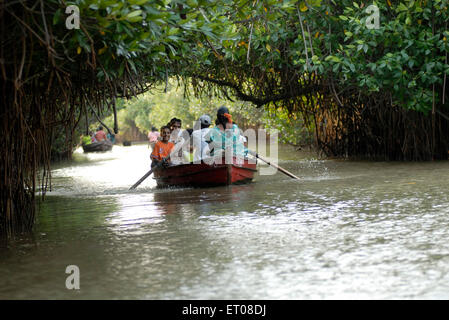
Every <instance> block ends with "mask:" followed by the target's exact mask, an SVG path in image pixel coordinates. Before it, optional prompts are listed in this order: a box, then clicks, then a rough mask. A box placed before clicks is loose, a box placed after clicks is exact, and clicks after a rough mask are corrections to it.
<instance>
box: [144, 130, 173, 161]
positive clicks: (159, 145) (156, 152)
mask: <svg viewBox="0 0 449 320" xmlns="http://www.w3.org/2000/svg"><path fill="white" fill-rule="evenodd" d="M169 138H170V128H169V127H168V126H163V127H162V128H161V139H162V140H160V141H157V142H156V144H155V145H154V148H153V152H151V156H150V157H151V160H152V162H151V167H154V166H155V165H157V164H159V163H160V162H161V161H163V160H164V159H165V158H167V157H168V156H169V155H170V152H171V151H172V149H173V147H174V146H175V145H174V144H173V143H171V142H169V141H168V140H169ZM170 163H171V161H170V158H168V159H166V160H165V161H164V163H163V165H169V164H170Z"/></svg>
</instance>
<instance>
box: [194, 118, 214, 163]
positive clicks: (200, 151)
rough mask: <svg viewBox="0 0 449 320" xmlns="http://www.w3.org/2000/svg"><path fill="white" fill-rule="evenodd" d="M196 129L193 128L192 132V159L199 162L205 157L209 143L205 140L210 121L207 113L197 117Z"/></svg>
mask: <svg viewBox="0 0 449 320" xmlns="http://www.w3.org/2000/svg"><path fill="white" fill-rule="evenodd" d="M198 122H199V127H200V128H198V130H194V131H193V133H192V141H193V147H194V149H195V152H194V156H193V161H194V162H199V161H201V159H203V158H205V157H206V154H207V152H208V150H209V144H208V143H207V142H206V137H208V133H209V130H210V128H209V127H210V125H211V123H212V120H211V118H210V117H209V116H208V115H207V114H203V115H202V116H201V117H200V118H199V119H198Z"/></svg>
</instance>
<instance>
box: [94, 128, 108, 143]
mask: <svg viewBox="0 0 449 320" xmlns="http://www.w3.org/2000/svg"><path fill="white" fill-rule="evenodd" d="M95 139H96V140H97V141H106V140H108V138H107V137H106V133H105V132H104V131H103V127H102V126H99V127H98V131H97V132H96V133H95Z"/></svg>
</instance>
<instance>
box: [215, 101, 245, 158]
mask: <svg viewBox="0 0 449 320" xmlns="http://www.w3.org/2000/svg"><path fill="white" fill-rule="evenodd" d="M215 124H216V126H215V127H214V128H212V129H211V130H210V131H209V140H210V144H209V149H211V150H212V151H211V153H210V155H211V156H213V155H215V154H217V153H218V151H219V150H226V148H227V147H231V146H232V152H233V156H237V157H244V156H246V155H247V153H248V150H247V149H246V148H245V146H244V145H243V143H242V139H241V137H240V136H241V132H240V129H239V127H238V126H237V125H236V124H234V123H233V122H232V116H231V114H230V113H229V109H228V108H227V107H225V106H222V107H220V108H219V109H218V110H217V119H216V121H215Z"/></svg>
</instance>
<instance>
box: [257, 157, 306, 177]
mask: <svg viewBox="0 0 449 320" xmlns="http://www.w3.org/2000/svg"><path fill="white" fill-rule="evenodd" d="M248 153H249V154H250V155H252V156H254V157H256V158H257V159H260V160H262V161H263V162H265V163H266V164H268V165H270V166H272V167H274V168H276V169H278V170H279V171H280V172H282V173H284V174H286V175H287V176H289V177H291V178H293V179H297V180H300V179H299V178H298V177H297V176H295V175H294V174H293V173H291V172H288V171H287V170H285V169H284V168H281V167H279V166H278V165H276V164H274V163H271V162H270V161H268V160H267V159H264V158H262V157H261V156H259V155H258V154H257V153H256V152H254V151H251V150H248Z"/></svg>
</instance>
